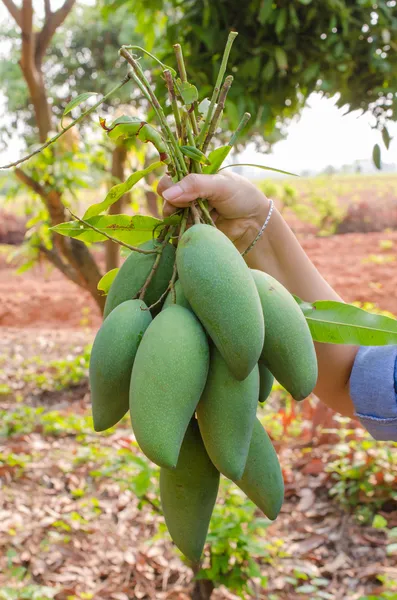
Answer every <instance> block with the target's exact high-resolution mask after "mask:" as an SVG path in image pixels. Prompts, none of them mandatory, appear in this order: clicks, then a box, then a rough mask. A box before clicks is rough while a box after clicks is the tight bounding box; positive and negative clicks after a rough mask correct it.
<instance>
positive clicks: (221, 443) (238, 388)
mask: <svg viewBox="0 0 397 600" xmlns="http://www.w3.org/2000/svg"><path fill="white" fill-rule="evenodd" d="M258 397H259V371H258V367H257V366H255V367H254V369H253V370H252V371H251V373H250V374H249V375H248V377H246V379H244V380H243V381H239V380H238V379H236V378H235V377H233V375H232V373H231V372H230V370H229V368H228V366H227V364H226V362H225V361H224V359H223V358H222V356H221V354H220V353H219V351H218V350H217V349H216V348H215V347H213V348H212V350H211V359H210V368H209V372H208V378H207V383H206V384H205V388H204V392H203V395H202V396H201V399H200V402H199V403H198V406H197V420H198V424H199V427H200V433H201V437H202V438H203V442H204V445H205V448H206V450H207V452H208V455H209V457H210V459H211V460H212V462H213V463H214V465H215V466H216V468H217V469H218V471H220V472H221V473H222V474H223V475H225V476H226V477H229V479H239V478H240V477H241V476H242V474H243V472H244V468H245V463H246V462H247V456H248V450H249V447H250V442H251V437H252V430H253V427H254V422H255V418H256V409H257V406H258Z"/></svg>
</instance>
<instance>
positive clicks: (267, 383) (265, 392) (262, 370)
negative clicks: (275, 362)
mask: <svg viewBox="0 0 397 600" xmlns="http://www.w3.org/2000/svg"><path fill="white" fill-rule="evenodd" d="M258 367H259V402H266V400H267V399H268V397H269V396H270V392H271V391H272V387H273V383H274V377H273V375H272V374H271V373H270V371H269V369H268V368H267V367H266V365H265V364H264V363H263V362H262V361H261V360H260V361H259V362H258Z"/></svg>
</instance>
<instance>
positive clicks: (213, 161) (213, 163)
mask: <svg viewBox="0 0 397 600" xmlns="http://www.w3.org/2000/svg"><path fill="white" fill-rule="evenodd" d="M231 149H232V147H231V146H220V148H216V150H213V151H212V152H210V154H209V156H208V160H209V161H210V164H209V165H208V166H207V167H204V169H203V173H206V174H207V175H213V174H214V173H217V172H218V171H219V170H220V167H221V165H222V163H223V161H224V160H225V158H226V157H227V155H228V154H229V152H230V150H231ZM223 168H224V169H225V168H226V167H223Z"/></svg>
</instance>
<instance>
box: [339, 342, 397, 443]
mask: <svg viewBox="0 0 397 600" xmlns="http://www.w3.org/2000/svg"><path fill="white" fill-rule="evenodd" d="M396 359H397V346H363V347H361V348H360V349H359V351H358V353H357V356H356V359H355V361H354V365H353V369H352V373H351V376H350V395H351V397H352V400H353V404H354V408H355V413H356V416H357V418H358V419H359V420H360V422H361V423H362V425H363V426H364V427H365V428H366V429H367V431H368V432H369V433H370V434H371V436H372V437H373V438H375V439H376V440H383V441H395V442H396V441H397V361H396Z"/></svg>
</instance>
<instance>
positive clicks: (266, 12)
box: [258, 0, 273, 25]
mask: <svg viewBox="0 0 397 600" xmlns="http://www.w3.org/2000/svg"><path fill="white" fill-rule="evenodd" d="M272 10H273V0H262V3H261V7H260V9H259V13H258V21H259V23H260V24H261V25H264V24H265V23H266V21H267V20H268V18H269V17H270V15H271V12H272Z"/></svg>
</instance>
